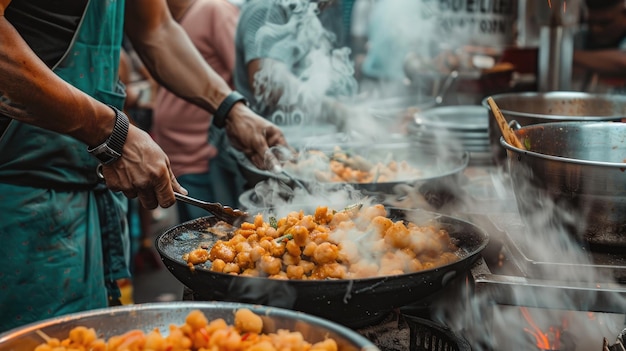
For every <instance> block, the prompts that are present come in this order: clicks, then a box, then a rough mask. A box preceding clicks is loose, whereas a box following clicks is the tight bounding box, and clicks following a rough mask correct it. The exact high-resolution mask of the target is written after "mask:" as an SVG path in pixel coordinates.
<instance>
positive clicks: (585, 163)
mask: <svg viewBox="0 0 626 351" xmlns="http://www.w3.org/2000/svg"><path fill="white" fill-rule="evenodd" d="M585 124H586V123H585ZM590 124H595V123H590ZM556 125H560V126H567V125H579V123H578V122H564V123H539V124H533V125H530V126H526V127H522V128H521V129H519V130H528V129H537V128H543V127H544V126H556ZM500 144H501V145H502V146H503V147H504V148H505V149H507V150H510V151H513V152H516V153H518V154H524V155H529V156H532V157H536V158H540V159H544V160H549V161H555V162H564V163H571V164H577V165H582V166H595V167H606V168H616V169H621V170H626V163H624V162H605V161H592V160H583V159H576V158H569V157H562V156H553V155H546V154H542V153H539V152H534V151H529V150H522V149H520V148H517V147H515V146H513V145H511V144H509V143H507V142H506V140H504V137H500Z"/></svg>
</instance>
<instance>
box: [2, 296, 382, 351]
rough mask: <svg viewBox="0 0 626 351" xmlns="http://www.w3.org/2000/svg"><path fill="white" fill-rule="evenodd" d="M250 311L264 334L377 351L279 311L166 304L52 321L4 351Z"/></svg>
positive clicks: (14, 339)
mask: <svg viewBox="0 0 626 351" xmlns="http://www.w3.org/2000/svg"><path fill="white" fill-rule="evenodd" d="M240 308H248V309H250V310H252V311H253V312H254V313H256V314H257V315H259V316H260V317H261V318H262V319H263V327H264V330H263V332H266V333H270V332H276V331H277V330H278V329H288V330H291V331H299V332H300V333H302V335H303V336H304V339H305V340H307V341H309V342H317V341H321V340H324V339H326V338H329V337H330V338H333V339H335V340H336V341H337V343H338V345H339V349H340V350H364V351H366V350H367V351H375V350H378V348H377V347H376V346H375V345H374V344H373V343H372V342H371V341H369V340H367V339H366V338H365V337H363V336H361V335H359V334H358V333H356V332H354V331H352V330H350V329H348V328H346V327H343V326H341V325H338V324H335V323H333V322H330V321H327V320H324V319H321V318H319V317H314V316H311V315H307V314H305V313H302V312H296V311H291V310H286V309H281V308H276V307H266V306H261V305H251V304H242V303H234V302H182V301H181V302H167V303H148V304H139V305H129V306H120V307H112V308H104V309H98V310H92V311H86V312H80V313H73V314H68V315H66V316H62V317H57V318H52V319H47V320H44V321H41V322H36V323H32V324H28V325H26V326H23V327H20V328H16V329H13V330H11V331H8V332H5V333H3V334H0V350H12V351H32V350H33V349H34V348H35V347H36V346H37V345H39V344H41V343H43V339H42V338H41V336H39V334H38V332H37V331H41V332H43V333H45V334H46V335H48V336H50V337H56V338H59V339H63V338H66V337H67V336H68V333H69V331H70V330H71V329H72V328H74V327H76V326H85V327H89V328H94V329H95V330H96V332H97V333H98V336H100V337H102V338H109V337H111V336H114V335H120V334H123V333H125V332H127V331H129V330H133V329H140V330H142V331H144V332H146V333H147V332H149V331H152V330H154V329H155V328H158V329H159V330H160V331H161V332H162V333H167V331H168V328H169V325H170V324H175V325H181V324H184V322H185V317H186V316H187V315H188V314H189V312H191V311H192V310H196V309H197V310H200V311H202V312H203V313H204V314H205V316H206V317H207V318H208V319H209V320H213V319H217V318H223V319H224V320H225V321H226V322H227V323H229V324H232V323H233V322H234V312H235V311H236V310H237V309H240Z"/></svg>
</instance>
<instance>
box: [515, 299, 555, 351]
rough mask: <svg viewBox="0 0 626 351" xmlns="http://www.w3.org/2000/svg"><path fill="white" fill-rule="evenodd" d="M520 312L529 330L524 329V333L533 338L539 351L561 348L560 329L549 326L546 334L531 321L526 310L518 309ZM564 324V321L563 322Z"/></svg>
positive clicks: (524, 308)
mask: <svg viewBox="0 0 626 351" xmlns="http://www.w3.org/2000/svg"><path fill="white" fill-rule="evenodd" d="M520 311H521V312H522V315H523V316H524V319H525V320H526V322H528V325H529V326H530V328H524V331H525V332H526V333H528V334H530V335H532V336H533V337H534V338H535V344H536V345H537V348H539V349H540V350H559V349H560V347H561V331H562V327H556V326H550V327H549V328H548V331H547V332H544V331H542V330H541V328H539V326H537V324H536V323H535V321H533V319H532V317H531V316H530V313H529V312H528V309H527V308H526V307H520ZM564 322H565V321H564Z"/></svg>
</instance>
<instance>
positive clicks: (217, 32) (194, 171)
mask: <svg viewBox="0 0 626 351" xmlns="http://www.w3.org/2000/svg"><path fill="white" fill-rule="evenodd" d="M167 2H168V6H169V8H170V11H171V13H172V15H173V16H174V19H175V20H176V21H177V22H178V23H180V25H181V26H182V27H183V29H184V30H185V31H186V32H187V34H188V35H189V37H190V38H191V40H192V42H193V43H194V45H195V46H196V48H198V50H199V51H200V53H201V54H202V56H203V58H204V59H205V61H206V62H207V63H208V64H209V65H210V66H211V67H213V69H214V70H215V71H216V72H217V73H218V74H219V75H220V76H222V78H223V79H224V80H225V81H226V82H227V83H228V84H229V85H230V86H231V88H232V87H233V69H234V65H235V40H234V38H235V29H236V27H237V20H238V18H239V9H238V7H237V6H236V5H234V4H232V3H230V2H229V1H227V0H168V1H167ZM211 120H212V116H211V114H210V113H208V112H207V111H206V110H204V109H201V108H199V107H197V106H196V105H193V104H190V103H189V102H187V101H185V100H183V99H181V98H179V97H177V96H176V95H174V94H173V93H171V92H170V91H168V90H167V89H165V88H161V89H159V90H158V92H157V96H156V99H155V104H154V110H153V126H152V135H153V137H154V139H155V141H156V142H157V143H158V144H159V145H160V146H161V148H162V149H163V150H164V151H165V152H166V154H167V155H168V156H169V159H170V164H171V167H172V171H173V172H174V174H175V176H176V177H177V179H178V181H179V182H180V183H181V184H182V185H183V187H185V189H187V190H188V191H189V194H190V195H191V196H193V197H196V198H199V199H202V200H205V201H218V202H221V203H224V204H227V205H229V206H237V205H238V197H239V194H240V193H241V192H242V191H243V184H244V182H245V181H244V179H243V177H242V176H241V174H240V173H239V170H238V168H237V164H236V161H235V160H234V159H233V158H232V156H230V155H229V153H228V152H227V151H226V147H227V145H228V139H227V138H226V135H225V133H224V131H223V130H222V129H218V128H211ZM176 205H177V209H178V215H179V221H181V222H185V221H188V220H191V219H194V218H198V217H201V216H205V215H206V212H205V211H204V210H202V209H199V208H197V207H194V206H191V205H187V204H184V203H181V202H178V203H177V204H176Z"/></svg>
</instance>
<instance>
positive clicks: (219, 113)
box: [213, 91, 248, 128]
mask: <svg viewBox="0 0 626 351" xmlns="http://www.w3.org/2000/svg"><path fill="white" fill-rule="evenodd" d="M238 102H243V103H244V104H246V105H248V101H247V100H246V98H245V97H244V96H243V95H241V94H240V93H239V92H236V91H233V92H231V93H230V94H228V96H227V97H226V99H224V101H222V103H221V104H220V106H219V107H218V108H217V110H215V113H214V114H213V125H214V126H216V127H218V128H224V126H225V125H226V117H228V113H229V112H230V110H231V109H232V108H233V106H235V104H236V103H238Z"/></svg>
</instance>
